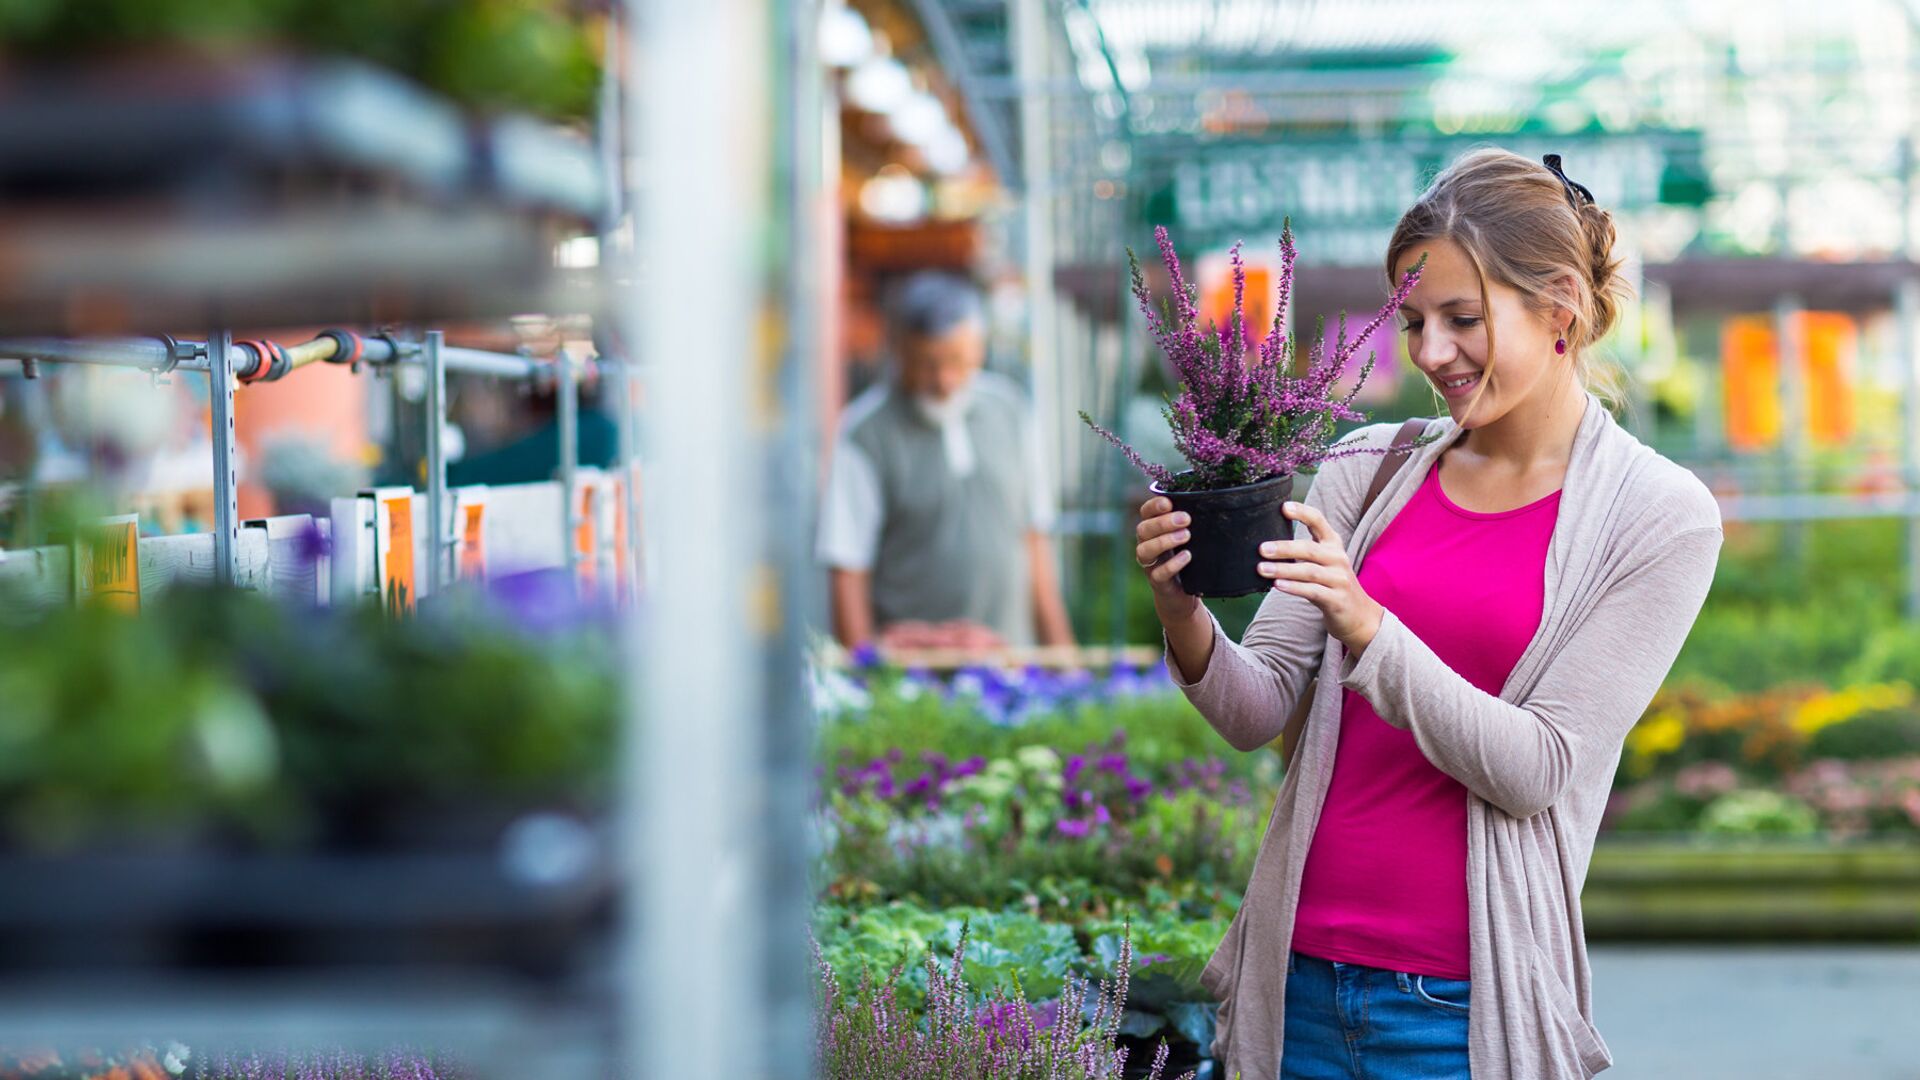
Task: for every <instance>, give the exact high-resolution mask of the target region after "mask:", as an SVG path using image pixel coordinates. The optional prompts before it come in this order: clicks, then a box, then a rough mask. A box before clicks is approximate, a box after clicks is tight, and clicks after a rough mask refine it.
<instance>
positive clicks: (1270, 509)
mask: <svg viewBox="0 0 1920 1080" xmlns="http://www.w3.org/2000/svg"><path fill="white" fill-rule="evenodd" d="M1183 475H1184V474H1183ZM1151 488H1152V490H1153V493H1154V494H1156V495H1165V496H1166V497H1167V498H1168V499H1169V500H1171V501H1172V503H1173V508H1174V509H1175V510H1181V511H1185V512H1186V514H1187V515H1188V516H1189V517H1191V518H1192V519H1193V522H1192V524H1191V525H1189V526H1188V527H1187V531H1188V532H1189V533H1191V534H1192V536H1191V539H1189V540H1188V541H1187V545H1186V547H1187V550H1188V551H1190V552H1192V553H1193V558H1192V559H1191V560H1190V561H1189V562H1188V563H1187V565H1186V568H1185V569H1183V570H1181V571H1180V573H1179V575H1178V577H1177V580H1178V581H1179V582H1180V587H1181V588H1182V589H1185V590H1186V591H1187V592H1188V593H1189V594H1191V595H1193V596H1247V595H1250V594H1252V593H1257V592H1264V591H1265V590H1267V589H1269V588H1271V587H1272V586H1273V582H1272V581H1271V580H1269V579H1267V578H1263V577H1261V576H1260V569H1259V567H1260V545H1261V544H1263V543H1265V542H1267V541H1268V540H1289V539H1292V537H1293V522H1292V521H1290V520H1289V519H1288V518H1287V517H1286V515H1284V514H1282V513H1281V512H1280V508H1281V507H1282V506H1283V505H1285V504H1286V501H1287V500H1288V499H1290V498H1292V497H1293V477H1292V476H1291V475H1288V476H1274V477H1269V478H1268V479H1265V480H1261V481H1258V482H1256V483H1252V484H1242V485H1240V486H1239V487H1230V488H1221V489H1219V490H1217V491H1167V490H1166V489H1164V488H1162V487H1161V486H1160V484H1159V483H1158V482H1155V483H1154V484H1152V485H1151Z"/></svg>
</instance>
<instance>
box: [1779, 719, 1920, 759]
mask: <svg viewBox="0 0 1920 1080" xmlns="http://www.w3.org/2000/svg"><path fill="white" fill-rule="evenodd" d="M1914 755H1920V711H1915V710H1914V709H1911V708H1906V709H1882V710H1877V711H1874V712H1866V713H1861V714H1860V715H1858V716H1856V717H1853V718H1852V719H1850V720H1844V721H1841V722H1840V723H1838V724H1834V725H1832V726H1830V727H1825V728H1821V729H1820V730H1819V731H1817V732H1814V734H1813V737H1812V738H1811V739H1809V740H1808V742H1807V757H1808V758H1809V759H1819V758H1838V759H1840V760H1842V761H1875V760H1883V759H1886V758H1895V757H1907V756H1914Z"/></svg>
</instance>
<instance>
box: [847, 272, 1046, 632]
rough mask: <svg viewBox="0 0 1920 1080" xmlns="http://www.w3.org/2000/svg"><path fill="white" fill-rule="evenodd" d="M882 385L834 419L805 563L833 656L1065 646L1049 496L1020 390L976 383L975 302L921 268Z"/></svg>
mask: <svg viewBox="0 0 1920 1080" xmlns="http://www.w3.org/2000/svg"><path fill="white" fill-rule="evenodd" d="M887 331H888V339H889V344H890V345H891V347H892V352H893V361H894V362H893V366H892V368H891V370H890V371H889V373H888V377H887V378H885V379H883V380H881V382H880V383H878V384H877V385H875V386H874V387H873V388H872V389H870V390H868V391H867V392H866V393H863V394H861V395H860V396H859V397H858V398H856V399H855V400H854V401H853V403H852V404H850V405H849V406H848V407H847V411H846V413H845V415H844V416H843V417H842V419H841V425H840V433H839V438H838V440H837V442H836V444H835V447H834V451H833V460H832V464H831V467H830V469H829V471H828V478H827V490H826V497H825V501H824V505H823V507H822V511H821V515H820V536H819V556H820V560H821V562H823V563H825V564H826V566H827V567H828V573H829V575H830V586H831V598H832V603H833V631H834V636H835V637H837V638H839V640H840V642H841V643H842V644H843V645H846V646H847V647H849V648H855V647H859V646H862V645H867V644H874V643H877V644H880V645H884V646H888V647H894V648H910V647H918V646H942V645H944V646H958V647H962V648H980V647H994V646H1000V645H1006V646H1023V645H1031V644H1034V643H1035V641H1036V640H1037V641H1038V642H1040V643H1042V644H1047V645H1071V644H1073V630H1072V627H1071V626H1070V625H1069V624H1068V621H1067V613H1066V605H1065V604H1064V603H1063V602H1062V600H1061V596H1060V584H1059V575H1058V572H1057V570H1056V567H1055V563H1054V547H1053V542H1052V538H1051V536H1050V535H1049V533H1050V530H1051V529H1052V527H1053V522H1054V516H1055V511H1054V506H1053V500H1052V493H1051V492H1050V491H1048V489H1047V486H1046V481H1045V473H1044V472H1043V470H1042V469H1041V467H1040V445H1039V433H1038V430H1037V428H1036V426H1035V423H1034V420H1033V417H1032V414H1031V412H1030V410H1029V408H1028V406H1027V403H1026V400H1025V397H1024V395H1023V394H1022V393H1021V391H1020V388H1019V387H1018V386H1017V385H1016V384H1015V383H1014V382H1013V381H1012V380H1010V379H1007V378H1005V377H1004V376H1001V375H997V374H994V373H992V372H985V371H982V370H981V365H982V363H983V362H984V361H985V359H986V352H987V348H986V326H985V318H984V313H983V310H982V303H981V298H980V293H979V291H978V290H977V289H975V288H974V286H973V285H972V284H971V283H969V282H967V281H966V280H965V279H963V278H960V277H957V276H955V275H952V274H945V273H939V272H933V271H923V272H921V273H918V274H915V275H913V276H912V277H910V278H908V279H907V280H906V281H905V282H904V283H903V284H902V285H901V286H900V288H899V289H898V290H897V292H896V293H895V294H894V296H893V298H892V302H891V303H890V304H889V306H888V310H887Z"/></svg>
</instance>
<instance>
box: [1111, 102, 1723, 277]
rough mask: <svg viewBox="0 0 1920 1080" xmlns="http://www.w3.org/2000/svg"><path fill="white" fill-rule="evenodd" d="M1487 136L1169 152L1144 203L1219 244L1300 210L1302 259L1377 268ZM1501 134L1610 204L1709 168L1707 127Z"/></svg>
mask: <svg viewBox="0 0 1920 1080" xmlns="http://www.w3.org/2000/svg"><path fill="white" fill-rule="evenodd" d="M1488 141H1489V140H1488V139H1487V138H1486V137H1476V138H1473V139H1468V138H1465V137H1439V138H1432V137H1428V138H1408V139H1396V140H1392V141H1387V140H1374V141H1365V140H1362V141H1337V142H1336V141H1308V140H1297V141H1295V140H1290V141H1282V142H1262V143H1247V142H1241V143H1222V144H1219V145H1216V146H1211V147H1207V148H1205V149H1199V150H1196V151H1195V152H1193V153H1191V154H1187V155H1183V156H1181V157H1180V158H1178V159H1175V160H1172V161H1169V162H1167V163H1166V165H1165V166H1164V167H1162V168H1161V169H1160V170H1159V173H1160V179H1159V181H1158V183H1157V184H1155V185H1152V188H1151V190H1152V194H1151V195H1150V196H1149V197H1148V199H1147V200H1146V203H1145V207H1146V215H1147V219H1148V221H1147V224H1149V225H1165V226H1167V227H1168V228H1169V229H1170V230H1172V231H1173V233H1174V241H1175V243H1177V244H1179V245H1181V246H1182V247H1183V248H1184V247H1186V246H1188V245H1194V244H1199V245H1205V246H1214V245H1222V246H1224V245H1225V244H1228V243H1231V242H1232V241H1233V240H1235V239H1244V240H1246V242H1247V246H1248V250H1249V252H1251V251H1254V250H1256V249H1260V250H1271V249H1272V247H1273V245H1274V244H1275V242H1276V241H1278V239H1279V236H1280V225H1281V221H1282V219H1284V218H1291V219H1292V221H1293V231H1294V236H1295V239H1296V241H1297V242H1298V244H1299V248H1300V255H1301V260H1302V262H1305V263H1316V264H1321V265H1339V266H1369V265H1372V264H1375V263H1378V262H1379V261H1380V260H1381V259H1382V258H1383V256H1384V254H1385V252H1386V249H1387V241H1388V240H1389V239H1390V238H1391V236H1392V232H1393V226H1394V223H1395V222H1396V221H1398V220H1399V217H1400V215H1401V213H1402V212H1404V211H1405V210H1406V209H1407V207H1409V206H1411V205H1413V202H1414V200H1415V199H1417V198H1419V196H1420V193H1421V192H1422V191H1423V190H1425V188H1426V185H1427V183H1428V182H1429V181H1430V180H1431V179H1432V178H1433V177H1434V175H1435V174H1437V173H1438V172H1439V171H1440V170H1441V169H1442V168H1444V167H1445V166H1446V165H1447V164H1449V163H1450V162H1452V161H1453V160H1454V159H1455V158H1457V157H1459V156H1460V155H1461V154H1463V153H1465V152H1466V151H1468V150H1469V149H1472V148H1473V147H1474V146H1476V145H1480V144H1483V143H1486V142H1488ZM1493 141H1496V142H1497V143H1498V144H1499V145H1500V146H1502V147H1503V148H1505V149H1508V150H1512V151H1513V152H1515V153H1517V154H1520V155H1521V156H1523V157H1527V158H1529V159H1530V160H1533V161H1539V160H1540V158H1541V156H1542V155H1544V154H1549V153H1561V154H1564V155H1565V157H1566V168H1567V172H1568V174H1569V175H1571V176H1572V177H1573V178H1574V179H1575V180H1578V181H1580V182H1581V183H1582V184H1585V185H1586V186H1587V187H1588V188H1590V189H1592V191H1593V195H1594V199H1595V201H1597V202H1598V203H1599V204H1600V205H1602V206H1604V207H1606V208H1607V209H1609V210H1621V209H1626V210H1631V209H1635V208H1639V207H1645V206H1652V205H1655V204H1657V203H1660V202H1661V201H1662V193H1663V191H1666V190H1668V189H1671V188H1673V187H1674V177H1675V175H1678V174H1690V172H1691V171H1696V170H1698V168H1699V153H1700V151H1699V135H1698V133H1697V132H1674V131H1647V132H1629V133H1623V134H1619V135H1610V136H1607V137H1604V138H1598V137H1591V136H1589V137H1584V138H1582V137H1560V138H1556V137H1549V136H1541V135H1524V136H1513V137H1503V138H1499V139H1497V140H1493Z"/></svg>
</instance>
